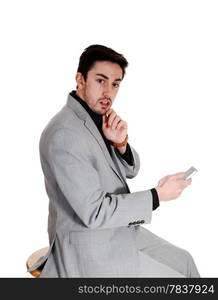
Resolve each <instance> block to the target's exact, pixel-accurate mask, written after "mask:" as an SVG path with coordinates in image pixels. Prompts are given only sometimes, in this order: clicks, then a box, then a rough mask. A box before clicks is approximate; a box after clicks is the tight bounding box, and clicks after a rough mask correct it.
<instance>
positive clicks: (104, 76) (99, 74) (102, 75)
mask: <svg viewBox="0 0 218 300" xmlns="http://www.w3.org/2000/svg"><path fill="white" fill-rule="evenodd" d="M95 75H97V76H101V77H103V78H104V79H109V77H107V76H106V75H104V74H101V73H98V74H95ZM114 81H122V79H121V78H117V79H115V80H114Z"/></svg>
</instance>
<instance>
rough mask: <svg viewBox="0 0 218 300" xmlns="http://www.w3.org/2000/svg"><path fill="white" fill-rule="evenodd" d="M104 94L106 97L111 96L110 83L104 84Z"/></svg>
mask: <svg viewBox="0 0 218 300" xmlns="http://www.w3.org/2000/svg"><path fill="white" fill-rule="evenodd" d="M103 96H104V97H105V98H110V96H111V87H110V85H109V84H108V83H107V84H105V85H104V90H103Z"/></svg>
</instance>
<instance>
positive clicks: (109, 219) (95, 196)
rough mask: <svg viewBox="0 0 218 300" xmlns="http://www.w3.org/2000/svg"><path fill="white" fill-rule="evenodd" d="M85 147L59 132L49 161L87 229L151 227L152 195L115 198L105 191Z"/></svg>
mask: <svg viewBox="0 0 218 300" xmlns="http://www.w3.org/2000/svg"><path fill="white" fill-rule="evenodd" d="M83 143H84V140H82V139H81V138H79V136H75V135H73V133H72V132H71V131H70V130H66V129H59V130H57V131H56V132H55V133H54V134H53V135H52V137H50V139H49V140H48V142H47V161H48V163H49V165H50V168H51V171H52V173H53V175H54V177H55V180H56V182H57V185H58V187H59V188H60V189H61V191H62V193H63V194H64V196H65V199H66V201H67V202H68V203H69V204H70V206H71V207H72V208H73V210H74V211H75V212H76V214H77V215H78V216H79V218H80V219H81V221H82V222H83V223H84V225H85V226H86V227H89V228H110V227H119V226H130V225H132V224H134V225H138V224H140V223H150V222H151V216H152V193H151V191H150V190H145V191H139V192H134V193H126V194H112V193H108V192H107V191H105V190H103V189H102V186H101V184H100V178H99V173H98V172H97V170H96V169H95V167H94V165H93V164H92V160H91V159H90V157H89V152H88V151H87V150H86V149H85V148H84V147H85V145H84V144H83ZM81 149H84V151H81ZM134 155H136V154H134ZM136 160H137V158H136ZM129 172H130V171H129ZM134 172H136V168H135V169H134V171H132V174H134Z"/></svg>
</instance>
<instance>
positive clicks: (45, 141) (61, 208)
mask: <svg viewBox="0 0 218 300" xmlns="http://www.w3.org/2000/svg"><path fill="white" fill-rule="evenodd" d="M130 148H131V151H132V154H133V158H134V164H133V166H130V165H128V163H127V162H126V161H125V160H124V159H123V158H122V157H121V156H120V155H119V152H118V150H117V149H114V147H113V146H111V150H112V157H111V156H110V154H109V152H108V149H107V147H106V145H105V143H104V141H103V139H102V136H101V134H100V132H99V130H98V129H97V127H96V125H95V123H94V122H93V120H92V119H91V117H90V116H89V114H88V113H87V111H86V110H85V109H84V108H83V107H82V106H81V104H80V103H79V102H78V101H76V100H75V99H74V98H73V97H72V96H71V95H69V96H68V99H67V104H66V105H65V106H64V107H63V108H62V110H61V111H60V112H59V113H57V114H56V115H55V116H54V117H53V118H52V119H51V121H50V122H49V124H48V125H47V126H46V128H45V129H44V131H43V132H42V135H41V139H40V159H41V165H42V169H43V173H44V178H45V187H46V191H47V194H48V197H49V216H48V234H49V243H50V248H49V251H48V253H47V254H46V255H45V256H44V257H41V258H40V259H39V261H38V262H37V263H36V264H35V265H34V266H33V267H32V268H30V269H29V271H31V270H34V269H36V268H38V267H39V266H41V265H42V264H43V263H44V268H43V271H42V274H41V277H137V276H138V274H139V269H140V260H139V251H140V250H139V246H138V244H137V239H136V236H137V234H138V232H139V229H140V225H139V224H140V223H150V221H151V215H152V194H151V191H150V190H146V191H139V192H133V193H130V191H129V189H128V186H127V183H126V178H133V177H134V176H136V175H137V173H138V171H139V166H140V161H139V156H138V154H137V152H136V151H135V150H134V148H133V147H132V146H131V145H130Z"/></svg>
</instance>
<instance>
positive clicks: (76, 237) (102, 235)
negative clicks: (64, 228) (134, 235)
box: [69, 229, 113, 245]
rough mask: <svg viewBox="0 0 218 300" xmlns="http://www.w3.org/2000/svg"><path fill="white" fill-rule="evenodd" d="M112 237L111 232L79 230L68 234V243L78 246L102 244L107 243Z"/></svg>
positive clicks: (105, 230) (104, 230)
mask: <svg viewBox="0 0 218 300" xmlns="http://www.w3.org/2000/svg"><path fill="white" fill-rule="evenodd" d="M112 237H113V230H111V229H99V230H93V229H92V230H81V231H70V232H69V243H70V244H74V245H76V244H77V245H78V244H104V243H106V242H109V241H110V240H111V239H112Z"/></svg>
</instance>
